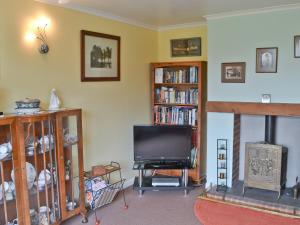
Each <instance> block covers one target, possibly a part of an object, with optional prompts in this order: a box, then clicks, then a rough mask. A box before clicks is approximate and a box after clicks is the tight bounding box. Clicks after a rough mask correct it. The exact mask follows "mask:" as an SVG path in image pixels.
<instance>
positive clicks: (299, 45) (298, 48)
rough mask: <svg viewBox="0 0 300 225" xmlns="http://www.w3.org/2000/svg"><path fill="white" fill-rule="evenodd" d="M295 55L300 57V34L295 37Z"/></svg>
mask: <svg viewBox="0 0 300 225" xmlns="http://www.w3.org/2000/svg"><path fill="white" fill-rule="evenodd" d="M294 56H295V58H300V35H297V36H295V37H294Z"/></svg>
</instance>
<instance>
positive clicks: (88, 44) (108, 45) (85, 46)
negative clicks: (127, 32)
mask: <svg viewBox="0 0 300 225" xmlns="http://www.w3.org/2000/svg"><path fill="white" fill-rule="evenodd" d="M120 42H121V38H120V37H119V36H114V35H109V34H102V33H96V32H92V31H86V30H81V81H83V82H85V81H119V80H120Z"/></svg>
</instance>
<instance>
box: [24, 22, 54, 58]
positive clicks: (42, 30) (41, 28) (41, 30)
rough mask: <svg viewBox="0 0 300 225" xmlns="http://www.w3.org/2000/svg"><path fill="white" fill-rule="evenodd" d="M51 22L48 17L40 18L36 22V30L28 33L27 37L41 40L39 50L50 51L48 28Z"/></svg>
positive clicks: (42, 51) (42, 52)
mask: <svg viewBox="0 0 300 225" xmlns="http://www.w3.org/2000/svg"><path fill="white" fill-rule="evenodd" d="M49 24H50V20H49V19H47V18H40V19H38V20H37V21H36V22H35V23H34V29H35V31H34V32H29V33H27V34H26V36H25V39H26V40H28V41H32V40H34V39H38V40H39V41H40V46H39V48H38V49H39V52H40V53H41V54H46V53H48V52H49V46H48V44H47V35H46V28H47V26H48V25H49Z"/></svg>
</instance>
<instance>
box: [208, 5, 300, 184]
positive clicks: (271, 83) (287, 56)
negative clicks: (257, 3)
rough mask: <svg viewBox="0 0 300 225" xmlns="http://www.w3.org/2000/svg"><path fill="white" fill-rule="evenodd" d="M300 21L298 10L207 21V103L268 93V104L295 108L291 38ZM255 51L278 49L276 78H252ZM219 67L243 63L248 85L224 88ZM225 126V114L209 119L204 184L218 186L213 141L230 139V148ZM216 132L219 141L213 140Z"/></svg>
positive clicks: (296, 76)
mask: <svg viewBox="0 0 300 225" xmlns="http://www.w3.org/2000/svg"><path fill="white" fill-rule="evenodd" d="M299 21H300V10H299V9H298V10H290V11H281V12H270V13H262V14H255V15H247V16H235V17H229V18H223V19H218V20H210V21H208V62H209V63H208V100H209V101H253V102H259V101H260V99H261V94H262V93H270V94H271V95H272V102H292V103H299V102H300V91H299V83H300V59H295V58H294V50H293V46H294V35H300V26H299ZM259 47H278V48H279V57H278V72H277V73H274V74H256V73H255V57H256V48H259ZM223 62H246V83H245V84H222V83H221V63H223ZM222 116H223V118H224V121H223V120H222V118H220V117H222ZM216 120H218V123H216V122H215V121H216ZM229 121H230V123H231V124H233V117H228V115H227V114H218V115H216V114H215V113H209V115H208V151H207V152H208V158H207V160H208V162H207V165H208V170H207V171H208V174H207V175H208V183H210V182H213V183H215V182H216V171H215V170H214V169H213V168H215V167H216V154H217V153H216V138H228V139H229V141H230V145H229V146H232V129H233V127H232V125H228V124H230V123H229ZM226 124H227V126H225V125H226ZM220 128H222V129H221V131H218V137H216V135H213V134H214V132H215V131H217V130H220ZM230 150H231V149H230ZM229 164H231V161H230V162H229Z"/></svg>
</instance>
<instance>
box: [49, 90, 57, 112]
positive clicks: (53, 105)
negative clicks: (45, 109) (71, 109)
mask: <svg viewBox="0 0 300 225" xmlns="http://www.w3.org/2000/svg"><path fill="white" fill-rule="evenodd" d="M59 106H60V100H59V98H58V96H57V94H56V90H55V88H53V89H52V90H51V93H50V103H49V110H57V109H59Z"/></svg>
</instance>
